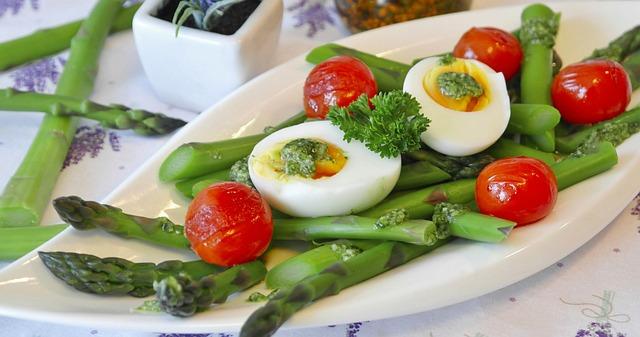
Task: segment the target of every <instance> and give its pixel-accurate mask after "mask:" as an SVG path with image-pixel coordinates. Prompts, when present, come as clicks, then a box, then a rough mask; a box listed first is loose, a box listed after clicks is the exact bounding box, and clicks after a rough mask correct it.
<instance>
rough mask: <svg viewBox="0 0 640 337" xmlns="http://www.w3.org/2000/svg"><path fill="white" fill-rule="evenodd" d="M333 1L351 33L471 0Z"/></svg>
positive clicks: (467, 4)
mask: <svg viewBox="0 0 640 337" xmlns="http://www.w3.org/2000/svg"><path fill="white" fill-rule="evenodd" d="M335 3H336V8H337V9H338V13H340V16H342V18H343V19H344V21H345V23H346V25H347V27H349V29H350V30H351V31H352V32H354V33H357V32H361V31H363V30H368V29H373V28H378V27H382V26H386V25H390V24H393V23H397V22H403V21H408V20H413V19H418V18H423V17H427V16H433V15H439V14H446V13H453V12H459V11H464V10H468V9H469V7H471V0H335Z"/></svg>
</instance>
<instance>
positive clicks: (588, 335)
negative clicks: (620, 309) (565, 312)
mask: <svg viewBox="0 0 640 337" xmlns="http://www.w3.org/2000/svg"><path fill="white" fill-rule="evenodd" d="M592 296H593V297H594V298H595V299H596V300H598V301H597V302H599V303H589V302H576V303H574V302H569V301H566V300H563V299H562V298H561V299H560V301H561V302H562V303H564V304H568V305H571V306H576V307H580V308H581V310H580V313H581V314H582V315H584V316H586V317H588V318H590V319H592V320H591V321H590V322H589V323H587V324H586V327H585V328H580V329H579V330H578V331H577V332H576V335H575V337H627V334H625V333H622V332H618V331H617V330H616V329H615V328H614V326H613V323H627V322H629V321H630V320H631V317H629V315H627V314H622V313H617V312H615V311H614V308H613V300H614V297H615V293H614V292H613V291H610V290H606V291H605V292H604V294H603V295H602V296H598V295H592Z"/></svg>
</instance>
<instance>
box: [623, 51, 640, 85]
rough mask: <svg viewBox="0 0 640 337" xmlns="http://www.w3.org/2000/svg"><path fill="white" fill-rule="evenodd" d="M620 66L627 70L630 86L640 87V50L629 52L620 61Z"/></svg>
mask: <svg viewBox="0 0 640 337" xmlns="http://www.w3.org/2000/svg"><path fill="white" fill-rule="evenodd" d="M622 66H623V67H624V69H625V70H626V71H627V75H629V79H630V80H631V88H632V89H633V90H636V89H638V88H640V50H638V51H636V52H635V53H632V54H630V55H629V56H627V58H625V59H624V61H622Z"/></svg>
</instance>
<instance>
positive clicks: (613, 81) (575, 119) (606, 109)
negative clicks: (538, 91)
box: [551, 60, 631, 124]
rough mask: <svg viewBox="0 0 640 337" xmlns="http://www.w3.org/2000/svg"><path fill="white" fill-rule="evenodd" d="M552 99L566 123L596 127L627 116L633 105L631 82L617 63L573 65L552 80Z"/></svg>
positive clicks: (593, 61) (598, 61) (598, 62)
mask: <svg viewBox="0 0 640 337" xmlns="http://www.w3.org/2000/svg"><path fill="white" fill-rule="evenodd" d="M551 99H552V100H553V105H554V106H555V107H556V108H557V109H558V110H559V111H560V114H561V115H562V118H563V119H564V120H565V121H567V122H569V123H573V124H589V123H597V122H601V121H604V120H607V119H611V118H613V117H615V116H617V115H619V114H621V113H622V112H624V110H625V109H626V107H627V105H628V104H629V101H631V81H630V80H629V76H628V75H627V73H626V72H625V70H624V68H623V67H622V66H621V65H620V64H619V63H617V62H614V61H609V60H591V61H585V62H579V63H574V64H572V65H569V66H567V67H565V68H564V69H562V70H560V72H559V73H558V75H556V77H555V78H554V79H553V84H552V86H551Z"/></svg>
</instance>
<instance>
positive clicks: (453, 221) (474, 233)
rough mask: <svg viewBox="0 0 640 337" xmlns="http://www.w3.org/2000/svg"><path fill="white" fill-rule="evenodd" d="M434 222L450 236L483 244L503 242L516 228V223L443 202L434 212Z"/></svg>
mask: <svg viewBox="0 0 640 337" xmlns="http://www.w3.org/2000/svg"><path fill="white" fill-rule="evenodd" d="M432 220H433V222H434V223H436V226H437V227H438V228H446V229H448V231H449V233H448V234H450V235H452V236H455V237H458V238H464V239H469V240H474V241H481V242H494V243H495V242H501V241H502V240H504V239H506V238H507V236H509V234H510V233H511V230H513V228H514V227H515V226H516V223H515V222H512V221H508V220H505V219H500V218H496V217H493V216H489V215H484V214H480V213H477V212H472V211H471V210H469V209H468V208H467V207H466V206H464V205H460V204H452V203H449V202H441V203H439V204H437V205H436V206H435V208H434V211H433V217H432Z"/></svg>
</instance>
